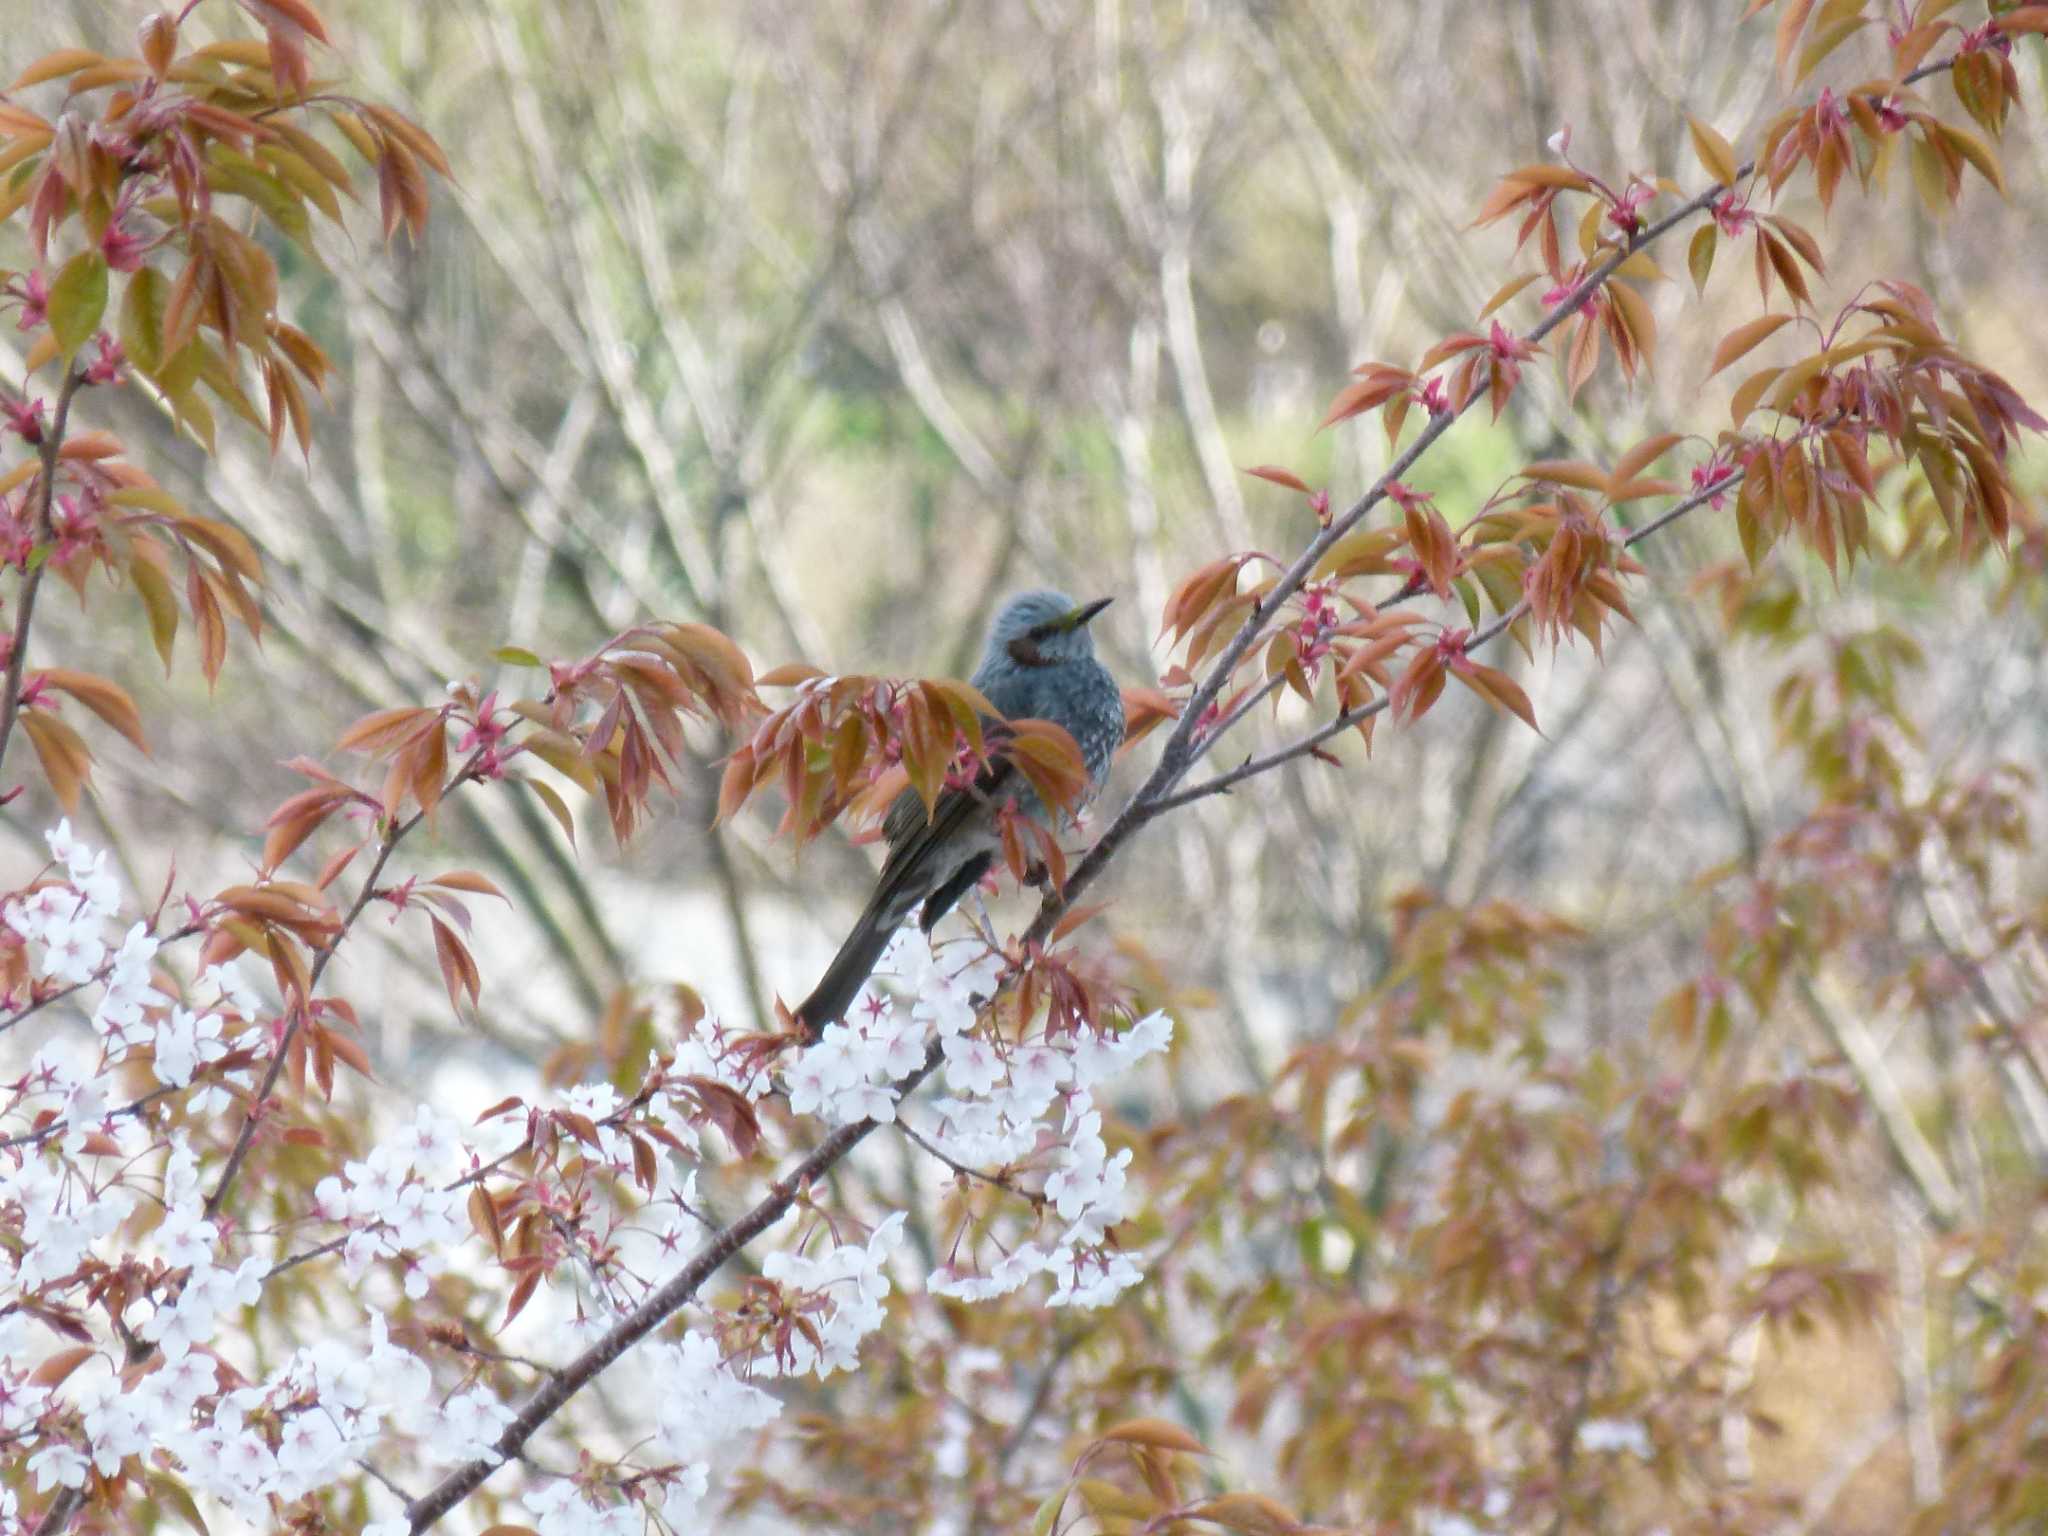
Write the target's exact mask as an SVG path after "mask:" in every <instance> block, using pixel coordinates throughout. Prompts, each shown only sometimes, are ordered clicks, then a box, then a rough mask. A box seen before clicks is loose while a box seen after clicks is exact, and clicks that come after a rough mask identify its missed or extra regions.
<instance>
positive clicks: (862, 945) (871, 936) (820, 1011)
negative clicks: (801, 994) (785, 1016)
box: [796, 902, 896, 1040]
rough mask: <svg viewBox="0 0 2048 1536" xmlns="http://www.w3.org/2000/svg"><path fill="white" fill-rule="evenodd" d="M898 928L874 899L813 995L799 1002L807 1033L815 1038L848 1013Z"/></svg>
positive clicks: (800, 1020)
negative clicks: (828, 1025)
mask: <svg viewBox="0 0 2048 1536" xmlns="http://www.w3.org/2000/svg"><path fill="white" fill-rule="evenodd" d="M895 932H896V924H895V923H893V922H891V921H890V920H889V919H888V917H887V915H886V914H884V913H883V911H882V910H881V903H880V902H874V903H870V905H869V907H868V909H867V911H865V912H863V913H861V915H860V921H859V922H857V923H855V924H854V925H853V932H851V933H849V934H848V935H847V936H846V942H845V943H844V944H841V945H840V946H839V953H838V954H836V955H834V956H833V957H832V963H831V964H830V965H828V966H827V967H825V974H824V975H823V976H822V977H820V978H819V980H818V984H817V985H816V986H815V987H813V988H811V995H810V996H809V997H807V998H805V999H804V1000H803V1001H802V1002H801V1003H799V1004H798V1005H797V1009H796V1017H797V1021H798V1022H799V1023H800V1024H802V1025H803V1027H804V1033H805V1034H806V1035H808V1036H809V1037H810V1038H811V1039H813V1040H815V1039H817V1038H818V1036H820V1035H822V1034H823V1033H824V1032H825V1026H826V1025H827V1024H836V1023H838V1022H839V1020H841V1019H843V1018H844V1017H846V1010H847V1009H849V1008H851V1007H852V1006H853V1000H854V998H856V997H857V996H859V995H860V989H861V985H862V983H864V982H865V981H866V980H867V979H868V978H869V977H870V976H872V975H874V973H875V966H876V964H877V963H878V962H879V961H880V960H881V958H882V951H883V950H885V949H887V948H888V947H889V939H890V936H891V935H893V934H894V933H895Z"/></svg>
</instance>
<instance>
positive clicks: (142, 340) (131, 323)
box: [121, 267, 166, 379]
mask: <svg viewBox="0 0 2048 1536" xmlns="http://www.w3.org/2000/svg"><path fill="white" fill-rule="evenodd" d="M165 287H166V284H165V283H164V275H163V274H162V273H161V272H159V271H157V270H156V268H154V267H144V268H142V269H141V270H140V271H138V272H137V273H136V274H135V275H134V276H133V277H131V278H129V279H128V288H127V291H126V292H124V293H123V294H122V295H121V350H122V351H124V352H126V353H127V354H128V361H129V362H131V363H133V364H134V365H135V368H136V370H137V371H138V372H139V373H141V374H142V375H143V376H144V377H145V378H150V379H153V378H155V377H156V376H157V374H158V372H159V371H160V370H161V369H162V368H163V365H164V297H165Z"/></svg>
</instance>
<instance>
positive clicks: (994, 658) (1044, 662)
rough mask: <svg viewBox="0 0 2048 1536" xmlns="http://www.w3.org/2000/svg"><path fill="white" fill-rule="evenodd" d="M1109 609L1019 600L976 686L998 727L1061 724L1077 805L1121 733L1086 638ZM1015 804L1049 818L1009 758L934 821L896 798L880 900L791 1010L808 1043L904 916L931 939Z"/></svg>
mask: <svg viewBox="0 0 2048 1536" xmlns="http://www.w3.org/2000/svg"><path fill="white" fill-rule="evenodd" d="M1109 603H1110V600H1109V599H1108V598H1106V597H1105V598H1101V599H1099V600H1097V601H1095V602H1092V603H1084V604H1076V603H1075V601H1074V600H1073V599H1072V598H1071V597H1068V596H1067V595H1066V594H1065V593H1064V592H1023V593H1019V594H1018V595H1017V596H1015V597H1013V598H1011V599H1010V600H1009V601H1008V602H1006V603H1004V604H1003V606H1002V608H1001V609H1000V610H999V611H998V612H997V614H996V617H995V622H994V623H993V624H991V625H989V629H988V642H987V644H986V645H984V646H983V648H982V653H981V665H980V666H979V667H977V668H976V669H975V673H974V677H973V679H972V681H973V683H974V686H975V687H976V688H978V689H980V690H981V692H982V694H983V696H984V697H986V698H987V700H988V701H989V703H991V704H993V705H995V707H996V708H997V709H999V710H1000V711H1002V713H1003V717H1004V718H1005V719H1009V720H1024V719H1036V720H1050V721H1052V722H1053V723H1054V724H1056V725H1061V726H1064V727H1065V728H1066V730H1067V731H1068V733H1069V734H1070V735H1072V736H1073V738H1074V741H1075V744H1076V745H1078V746H1079V747H1080V749H1081V758H1082V761H1083V762H1084V763H1085V764H1086V765H1087V769H1088V789H1087V792H1086V795H1085V796H1084V797H1083V798H1084V800H1085V799H1088V798H1092V797H1093V796H1094V794H1095V792H1096V791H1097V790H1098V789H1100V788H1101V787H1102V780H1103V775H1104V774H1106V773H1107V772H1108V771H1109V760H1110V758H1111V757H1112V756H1114V755H1115V753H1116V749H1117V744H1118V743H1119V742H1120V741H1122V740H1123V734H1124V707H1123V695H1122V693H1121V692H1120V691H1119V690H1118V688H1117V685H1116V679H1115V678H1113V677H1111V676H1110V675H1109V670H1108V668H1106V667H1104V666H1103V665H1102V663H1101V662H1099V661H1097V660H1096V659H1095V642H1094V641H1093V640H1092V639H1091V638H1090V637H1089V634H1088V621H1089V620H1090V619H1092V618H1094V617H1095V616H1096V615H1097V614H1098V613H1100V612H1102V610H1103V609H1105V608H1107V607H1108V606H1109ZM1013 797H1014V798H1015V799H1016V801H1017V806H1018V809H1019V810H1021V811H1024V812H1025V813H1027V814H1029V815H1031V816H1034V817H1036V818H1038V819H1039V820H1044V818H1045V814H1046V812H1045V807H1044V806H1043V805H1042V804H1041V803H1040V801H1039V798H1038V796H1037V794H1036V793H1035V792H1033V791H1032V789H1031V788H1030V787H1029V786H1028V785H1026V784H1025V783H1024V782H1023V781H1022V779H1021V777H1020V776H1019V775H1018V774H1017V773H1016V772H1015V770H1014V769H1012V768H1011V767H1010V765H1009V764H1008V763H1007V762H1004V761H998V762H996V763H995V764H993V765H992V766H991V767H989V768H988V769H987V770H985V771H984V772H983V774H982V775H981V777H980V778H979V779H978V780H976V782H975V785H974V788H973V789H972V790H963V789H952V790H947V791H945V792H944V793H943V794H941V795H940V796H939V798H938V803H937V804H936V805H935V806H934V807H933V808H932V814H931V815H930V816H929V817H927V816H926V815H925V808H924V802H923V801H922V800H920V799H919V798H918V796H917V791H916V790H914V789H906V790H905V791H904V792H903V793H902V794H900V795H898V796H897V797H896V801H895V803H894V804H893V805H891V806H890V807H889V813H888V815H887V816H885V817H884V818H883V820H882V835H883V837H884V838H885V839H886V840H887V842H888V845H889V856H888V858H887V859H885V860H884V861H883V863H882V874H881V878H880V879H879V880H878V881H877V882H876V884H875V894H874V895H873V896H871V897H870V898H868V904H867V910H866V911H864V912H862V913H861V915H860V921H859V922H857V923H855V924H854V925H853V932H851V933H850V934H848V935H847V936H846V942H845V943H844V944H842V945H840V946H839V953H838V955H837V956H836V957H835V958H834V959H833V961H832V964H831V965H830V966H828V967H827V968H826V971H825V975H824V978H823V979H822V980H821V981H820V982H819V983H818V985H817V986H816V987H815V988H814V989H813V990H812V992H811V995H810V996H809V997H807V998H805V999H804V1001H803V1002H802V1004H801V1005H799V1006H798V1008H797V1010H796V1016H797V1019H798V1021H799V1022H800V1023H801V1024H802V1025H803V1027H804V1030H805V1032H806V1033H807V1034H809V1035H810V1036H811V1038H813V1039H816V1038H817V1036H818V1035H819V1034H820V1033H822V1032H823V1030H824V1028H825V1026H826V1025H827V1024H831V1023H834V1022H836V1021H837V1020H839V1019H841V1018H843V1017H844V1016H845V1014H846V1010H847V1009H848V1008H850V1007H852V1006H853V1000H854V998H855V996H856V995H858V994H859V992H860V989H861V985H862V983H864V982H865V981H866V980H867V979H868V977H869V976H871V975H872V974H873V973H874V969H875V964H876V962H877V961H879V960H880V959H881V958H882V951H883V950H884V949H885V948H886V947H887V946H888V943H889V939H890V937H891V936H892V935H893V934H894V933H895V932H896V930H897V929H898V928H900V927H901V926H902V925H903V920H904V919H905V918H907V917H908V916H909V915H910V911H911V908H913V907H915V906H916V905H917V904H918V903H919V902H923V903H924V911H923V913H922V914H921V916H920V918H919V922H920V924H921V925H922V927H923V928H924V931H925V932H926V933H930V932H931V930H932V925H933V924H934V923H936V922H938V920H939V919H940V918H942V917H944V916H945V915H946V913H947V912H949V911H951V910H952V908H953V904H954V903H955V902H957V901H958V900H959V899H960V898H961V897H962V896H964V895H966V894H967V892H969V891H970V890H972V889H973V888H974V886H975V884H976V882H978V881H979V880H980V879H981V877H982V876H983V875H985V874H987V873H988V871H989V867H990V866H991V865H992V864H993V863H994V862H995V858H996V853H997V852H998V850H999V849H1000V848H1001V846H1002V842H1001V836H1000V834H999V833H998V831H997V828H996V810H997V808H998V807H1000V806H1001V805H1002V804H1003V802H1004V801H1006V800H1008V799H1011V798H1013Z"/></svg>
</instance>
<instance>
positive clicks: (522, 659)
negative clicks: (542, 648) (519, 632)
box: [491, 645, 547, 667]
mask: <svg viewBox="0 0 2048 1536" xmlns="http://www.w3.org/2000/svg"><path fill="white" fill-rule="evenodd" d="M491 659H492V660H493V661H502V662H504V663H505V664H506V665H507V666H513V667H541V666H546V665H547V663H546V662H544V661H542V660H541V659H540V658H539V657H538V656H536V655H534V654H533V652H531V651H529V650H527V649H526V647H525V646H522V645H501V646H499V647H498V648H497V649H496V650H495V651H493V652H491Z"/></svg>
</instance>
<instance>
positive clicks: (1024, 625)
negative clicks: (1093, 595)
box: [982, 592, 1110, 667]
mask: <svg viewBox="0 0 2048 1536" xmlns="http://www.w3.org/2000/svg"><path fill="white" fill-rule="evenodd" d="M1109 601H1110V600H1109V599H1108V598H1106V597H1103V598H1097V599H1096V600H1095V601H1094V602H1092V603H1076V602H1075V601H1074V600H1073V599H1072V598H1071V597H1069V596H1067V594H1066V593H1064V592H1020V593H1018V594H1017V595H1016V596H1015V597H1013V598H1011V599H1010V600H1009V601H1008V602H1006V603H1004V604H1003V606H1002V607H1001V608H1000V609H998V610H997V612H996V618H995V622H994V623H993V624H991V625H989V628H988V645H987V647H986V648H985V649H984V650H983V652H982V665H983V666H984V667H989V666H998V667H999V666H1001V665H1003V664H1004V663H1008V664H1010V665H1013V666H1020V667H1049V666H1052V665H1053V664H1054V663H1056V662H1062V661H1083V660H1087V659H1088V658H1090V657H1092V656H1094V654H1095V642H1094V641H1093V640H1092V639H1090V638H1089V634H1088V621H1089V620H1090V619H1092V618H1094V617H1095V615H1097V614H1098V613H1100V612H1102V610H1103V609H1105V608H1107V607H1108V606H1109Z"/></svg>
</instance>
